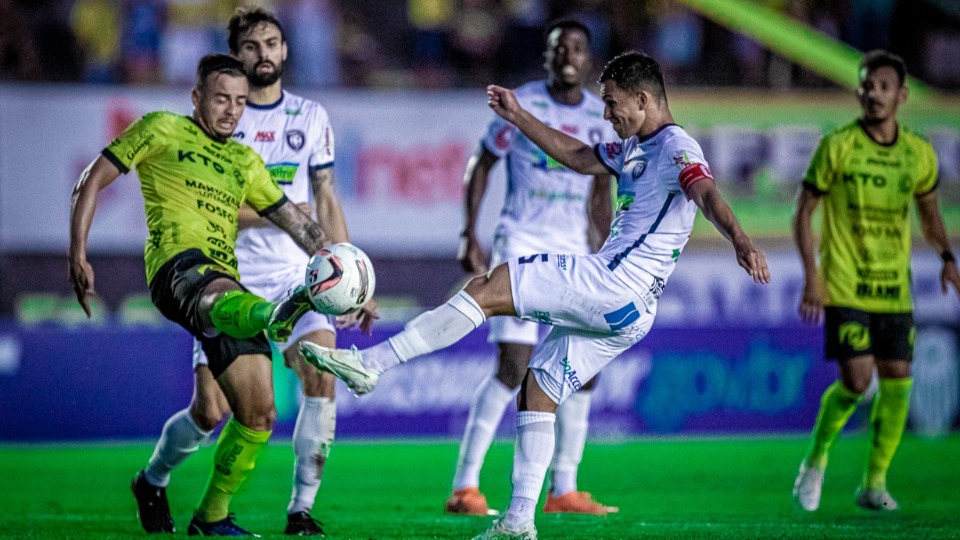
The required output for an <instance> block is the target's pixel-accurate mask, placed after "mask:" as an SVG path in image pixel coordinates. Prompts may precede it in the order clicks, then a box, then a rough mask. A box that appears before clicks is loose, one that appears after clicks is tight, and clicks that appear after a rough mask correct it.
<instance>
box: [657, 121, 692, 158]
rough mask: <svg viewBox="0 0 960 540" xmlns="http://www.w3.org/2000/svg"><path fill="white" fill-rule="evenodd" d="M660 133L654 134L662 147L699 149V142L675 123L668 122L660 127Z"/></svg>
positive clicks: (669, 148)
mask: <svg viewBox="0 0 960 540" xmlns="http://www.w3.org/2000/svg"><path fill="white" fill-rule="evenodd" d="M661 130H662V131H660V133H658V134H656V135H654V136H655V137H658V138H659V139H660V140H661V141H662V144H663V147H664V148H666V149H668V150H693V149H695V150H697V151H698V152H699V151H700V143H698V142H697V140H696V139H694V138H693V135H690V134H689V133H688V132H687V130H685V129H683V127H681V126H678V125H677V124H669V125H666V126H664V127H662V128H661ZM651 138H652V137H651Z"/></svg>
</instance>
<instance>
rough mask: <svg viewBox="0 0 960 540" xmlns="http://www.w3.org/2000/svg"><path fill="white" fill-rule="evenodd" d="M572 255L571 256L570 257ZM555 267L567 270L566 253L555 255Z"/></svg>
mask: <svg viewBox="0 0 960 540" xmlns="http://www.w3.org/2000/svg"><path fill="white" fill-rule="evenodd" d="M572 258H573V257H571V259H572ZM557 268H559V269H561V270H563V271H564V272H566V271H567V256H566V255H557Z"/></svg>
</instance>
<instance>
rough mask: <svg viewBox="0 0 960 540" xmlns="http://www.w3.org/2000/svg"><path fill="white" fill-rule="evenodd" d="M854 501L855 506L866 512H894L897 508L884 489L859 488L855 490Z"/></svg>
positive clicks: (895, 502)
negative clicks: (855, 501) (855, 502)
mask: <svg viewBox="0 0 960 540" xmlns="http://www.w3.org/2000/svg"><path fill="white" fill-rule="evenodd" d="M856 500H857V506H859V507H860V508H863V509H866V510H880V511H884V510H886V511H890V510H896V509H897V507H898V506H899V505H898V504H897V501H896V500H894V498H893V497H892V496H890V492H889V491H887V490H886V489H878V488H865V487H863V486H860V487H859V488H857V495H856Z"/></svg>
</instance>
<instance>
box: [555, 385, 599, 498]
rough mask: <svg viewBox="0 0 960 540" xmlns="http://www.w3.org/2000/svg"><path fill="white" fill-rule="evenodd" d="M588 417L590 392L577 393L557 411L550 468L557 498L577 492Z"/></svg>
mask: <svg viewBox="0 0 960 540" xmlns="http://www.w3.org/2000/svg"><path fill="white" fill-rule="evenodd" d="M589 416H590V392H584V391H582V390H581V391H580V392H574V393H573V394H571V395H570V397H568V398H567V399H566V400H565V401H564V402H563V403H561V404H560V407H558V408H557V429H556V432H557V449H556V451H555V452H554V454H553V463H552V464H551V465H550V468H551V470H552V473H551V475H550V492H551V493H553V495H554V496H555V497H559V496H560V495H563V494H564V493H569V492H571V491H576V490H577V469H578V468H579V467H580V461H581V460H583V447H584V445H585V444H586V443H587V427H588V425H589V421H588V418H589Z"/></svg>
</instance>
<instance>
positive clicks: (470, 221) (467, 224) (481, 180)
mask: <svg viewBox="0 0 960 540" xmlns="http://www.w3.org/2000/svg"><path fill="white" fill-rule="evenodd" d="M496 163H497V156H496V155H494V154H493V152H491V151H490V150H487V148H486V147H485V146H484V145H483V144H481V145H480V148H479V149H478V150H477V152H476V154H474V155H473V156H472V157H471V158H470V161H468V162H467V170H466V171H465V172H464V173H463V183H464V189H465V192H464V196H463V230H462V231H461V232H460V246H459V248H458V249H457V260H458V261H460V266H462V267H463V270H464V271H465V272H469V273H471V274H485V273H487V270H488V266H487V256H486V254H484V252H483V249H482V248H481V247H480V242H479V241H478V240H477V217H478V216H479V214H480V203H481V202H482V201H483V195H484V193H486V191H487V180H488V179H489V178H490V170H491V169H493V166H494V164H496Z"/></svg>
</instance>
